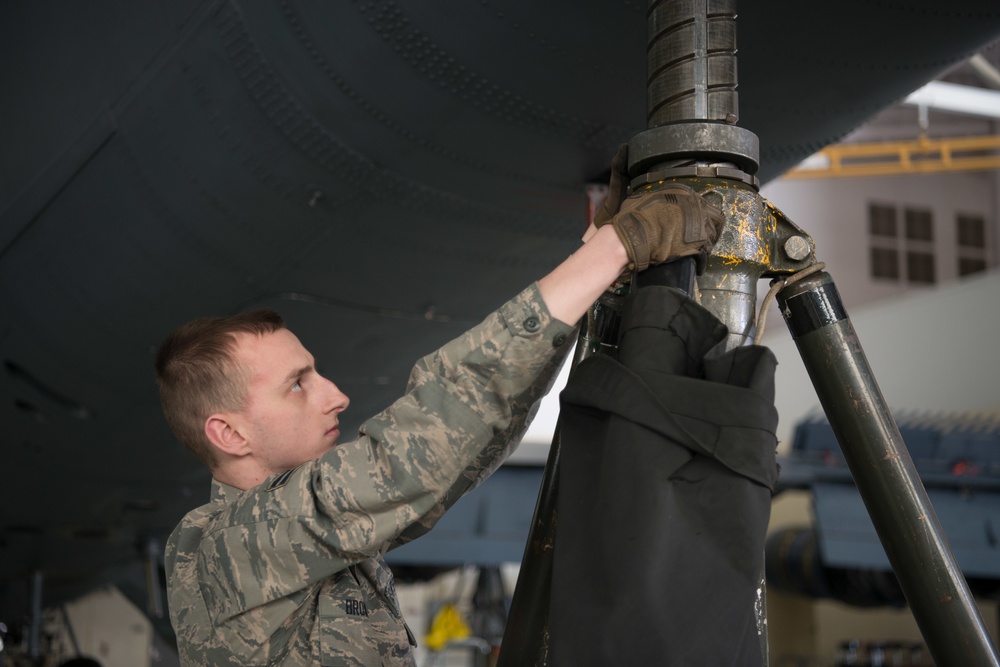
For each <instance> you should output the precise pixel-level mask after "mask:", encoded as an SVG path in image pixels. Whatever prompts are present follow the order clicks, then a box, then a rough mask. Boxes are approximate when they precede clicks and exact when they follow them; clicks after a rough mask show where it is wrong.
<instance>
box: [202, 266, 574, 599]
mask: <svg viewBox="0 0 1000 667" xmlns="http://www.w3.org/2000/svg"><path fill="white" fill-rule="evenodd" d="M572 331H573V328H572V327H570V326H569V325H567V324H565V323H563V322H560V321H558V320H555V319H554V318H552V316H551V315H550V313H549V311H548V309H547V307H546V306H545V303H544V302H543V301H542V299H541V296H540V294H539V292H538V287H537V285H531V286H530V287H528V288H527V289H525V290H524V291H523V292H521V293H520V294H519V295H518V296H516V297H515V298H514V299H512V300H511V301H509V302H507V303H506V304H504V306H502V307H501V308H500V309H499V310H498V311H496V312H494V313H493V314H492V315H490V316H489V317H488V318H487V319H486V320H484V321H483V322H482V323H481V324H479V325H478V326H476V327H474V328H473V329H471V330H470V331H468V332H466V333H465V334H463V335H462V336H460V337H459V338H456V339H455V340H453V341H451V342H450V343H448V344H446V345H445V346H444V347H442V348H441V349H439V350H438V351H437V352H434V353H433V354H430V355H428V356H427V357H425V358H423V359H421V360H420V361H419V362H417V364H416V365H415V366H414V368H413V371H412V373H411V376H410V380H409V384H408V387H407V391H406V393H405V394H404V395H403V396H402V397H401V398H400V399H399V400H397V401H396V402H395V403H393V404H392V405H391V406H390V407H389V408H387V409H386V410H384V411H383V412H382V413H380V414H378V415H376V416H375V417H373V418H372V419H370V420H368V421H367V422H366V423H365V424H364V425H363V426H362V429H361V434H360V438H359V439H358V440H357V441H355V442H350V443H344V444H341V445H338V446H337V447H335V448H334V449H332V450H331V451H330V452H328V453H327V454H325V455H324V456H323V457H321V458H319V459H317V460H315V461H312V462H310V463H307V464H305V465H303V466H300V467H299V468H297V469H295V470H293V471H289V472H288V473H285V474H283V475H280V476H278V477H276V478H272V480H271V481H269V482H268V483H265V484H263V485H262V486H260V487H257V488H256V489H254V490H252V491H250V492H247V493H245V494H243V496H242V497H241V499H240V500H239V501H238V502H236V503H234V504H233V505H232V506H230V508H229V510H228V511H227V513H226V515H225V516H224V517H222V518H221V520H220V521H219V522H217V523H215V525H214V527H213V528H211V529H209V531H208V534H206V535H205V538H206V539H205V541H204V542H203V552H202V556H203V558H204V560H203V561H202V566H203V567H202V570H203V571H202V575H204V576H206V577H208V578H209V579H211V580H214V581H213V585H212V586H211V588H213V589H217V591H215V592H217V593H218V596H217V597H216V596H215V595H213V596H212V597H213V598H215V599H214V600H212V601H210V602H209V606H210V607H213V608H214V609H213V611H214V614H213V615H214V616H215V617H216V618H217V619H221V618H225V617H232V616H234V615H236V614H239V613H242V612H243V611H245V610H247V609H251V608H253V607H256V606H258V605H261V604H265V603H267V602H270V601H274V600H276V599H278V598H281V597H284V596H292V595H293V594H294V593H295V591H297V590H302V589H303V588H305V587H307V586H309V585H311V584H315V583H316V582H319V581H321V580H322V579H324V578H326V577H329V576H331V575H332V574H333V573H335V572H337V571H339V570H341V569H343V568H344V567H347V566H348V565H351V564H353V563H356V562H360V561H361V560H363V559H365V558H367V557H368V556H371V555H373V554H375V553H378V552H384V551H386V550H387V549H389V548H391V547H393V546H396V545H397V544H401V543H403V542H405V541H408V540H410V539H413V538H414V537H417V536H419V535H420V534H422V533H424V532H426V531H427V530H429V529H430V527H431V526H433V524H434V523H435V522H436V521H437V520H438V519H439V518H440V517H441V516H442V515H443V514H444V512H445V510H446V509H447V508H448V507H450V506H451V505H452V504H453V503H454V502H455V501H456V500H458V498H460V497H461V495H462V494H463V493H465V492H467V491H468V490H470V489H471V488H473V487H474V486H475V485H476V484H478V483H479V482H481V481H482V480H483V479H485V478H486V477H487V476H488V475H489V474H490V473H491V472H492V471H493V470H495V469H496V467H498V466H499V465H500V464H501V463H502V462H503V459H504V458H505V456H506V455H507V454H509V453H510V451H512V450H513V448H514V447H515V446H516V444H517V443H518V442H519V441H520V438H521V436H522V435H523V434H524V431H525V429H526V428H527V425H528V422H529V421H530V418H531V417H532V416H533V415H534V413H535V411H536V410H537V407H538V404H539V402H540V401H541V399H542V397H543V396H544V395H545V394H546V393H547V391H548V390H549V388H550V387H551V385H552V382H553V380H554V378H555V375H556V373H557V371H558V369H559V367H560V365H561V364H562V362H563V360H564V359H565V356H566V353H567V352H568V350H569V348H570V347H571V345H570V344H569V342H570V336H571V334H572ZM209 563H215V566H213V567H208V564H209Z"/></svg>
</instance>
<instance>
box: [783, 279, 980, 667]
mask: <svg viewBox="0 0 1000 667" xmlns="http://www.w3.org/2000/svg"><path fill="white" fill-rule="evenodd" d="M778 304H779V306H780V308H781V311H782V314H783V315H784V317H785V320H786V322H787V323H788V327H789V329H790V330H791V332H792V337H793V338H794V339H795V344H796V346H797V347H798V350H799V353H800V354H801V356H802V360H803V362H804V363H805V366H806V370H807V371H808V373H809V377H810V379H811V380H812V383H813V386H814V387H815V388H816V393H817V395H818V396H819V400H820V403H821V404H822V406H823V409H824V410H825V411H826V415H827V418H828V419H829V421H830V425H831V426H832V428H833V432H834V434H835V435H836V436H837V440H838V441H839V442H840V447H841V449H842V450H843V453H844V458H845V459H846V460H847V464H848V467H849V468H850V470H851V474H852V475H853V476H854V480H855V482H856V483H857V486H858V490H859V491H860V492H861V497H862V499H863V500H864V502H865V506H866V507H867V508H868V513H869V515H870V516H871V519H872V522H873V523H874V524H875V529H876V531H877V532H878V535H879V539H880V540H881V541H882V545H883V547H884V548H885V552H886V554H887V555H888V557H889V562H890V563H891V564H892V568H893V570H894V571H895V573H896V577H897V579H898V580H899V584H900V587H901V588H902V590H903V593H904V594H905V596H906V599H907V602H908V603H909V605H910V608H911V609H912V611H913V616H914V618H915V619H916V621H917V625H918V626H919V627H920V631H921V633H922V634H923V636H924V639H925V641H926V642H927V646H928V648H929V649H930V652H931V654H932V655H933V656H934V661H935V663H936V664H938V665H984V666H985V665H1000V658H998V656H997V651H996V648H995V647H994V646H993V644H992V642H991V640H990V636H989V634H988V632H987V630H986V627H985V624H984V622H983V619H982V617H981V616H980V614H979V610H978V608H977V607H976V606H975V603H974V601H973V599H972V594H971V593H970V591H969V587H968V584H967V583H966V581H965V578H964V577H963V575H962V571H961V570H960V569H959V567H958V565H957V563H956V562H955V558H954V556H953V555H952V553H951V549H950V547H949V546H948V543H947V540H946V538H945V535H944V532H943V530H942V528H941V524H940V522H939V521H938V518H937V515H936V514H935V512H934V508H933V507H932V506H931V503H930V500H929V499H928V497H927V492H926V490H925V489H924V487H923V483H922V482H921V481H920V477H919V476H918V474H917V471H916V468H915V467H914V465H913V461H912V459H911V458H910V455H909V452H908V451H907V449H906V445H905V443H904V442H903V439H902V437H901V436H900V433H899V429H898V428H897V426H896V423H895V421H893V418H892V415H891V414H890V412H889V409H888V407H887V405H886V403H885V399H884V398H883V397H882V394H881V391H880V390H879V388H878V385H877V383H876V382H875V378H874V376H873V375H872V371H871V367H870V366H869V365H868V360H867V359H866V358H865V355H864V351H863V350H862V349H861V344H860V342H859V341H858V337H857V334H856V333H855V332H854V327H853V326H852V325H851V321H850V319H849V318H848V317H847V313H846V312H845V310H844V307H843V304H842V303H841V301H840V296H839V294H838V293H837V288H836V286H835V285H834V283H833V279H832V278H831V277H830V275H829V274H827V273H823V272H821V273H817V274H815V275H813V276H810V277H808V278H806V279H804V280H802V281H800V282H798V283H795V284H794V285H791V286H789V287H787V288H786V289H785V290H783V291H782V292H781V293H780V294H779V295H778Z"/></svg>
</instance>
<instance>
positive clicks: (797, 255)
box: [784, 236, 812, 262]
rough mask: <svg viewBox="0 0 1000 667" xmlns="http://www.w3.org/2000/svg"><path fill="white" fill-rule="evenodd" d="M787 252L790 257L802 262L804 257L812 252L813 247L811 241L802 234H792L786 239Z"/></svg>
mask: <svg viewBox="0 0 1000 667" xmlns="http://www.w3.org/2000/svg"><path fill="white" fill-rule="evenodd" d="M784 248H785V254H786V255H788V258H789V259H791V260H793V261H796V262H801V261H802V260H803V259H805V258H806V257H808V256H809V253H810V252H812V248H810V246H809V241H807V240H806V239H805V238H803V237H801V236H791V237H789V239H788V240H787V241H785V246H784Z"/></svg>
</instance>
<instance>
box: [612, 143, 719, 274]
mask: <svg viewBox="0 0 1000 667" xmlns="http://www.w3.org/2000/svg"><path fill="white" fill-rule="evenodd" d="M615 157H617V155H616V156H615ZM612 180H614V170H613V169H612ZM612 194H614V193H613V192H609V193H608V197H609V198H610V197H611V196H612ZM604 211H605V209H604V208H602V210H601V212H602V213H603V212H604ZM725 222H726V219H725V216H723V215H722V212H721V211H720V210H719V209H717V208H716V207H715V206H713V205H712V204H710V203H709V202H708V201H707V200H706V199H705V198H704V197H702V196H701V195H700V194H698V193H697V192H695V191H694V190H693V189H692V188H691V187H690V186H688V185H684V184H683V183H672V184H670V185H667V186H665V187H664V188H662V189H659V190H656V191H653V192H646V193H643V194H638V195H632V196H630V197H628V198H626V199H625V200H624V201H623V202H621V208H620V209H619V210H618V212H617V213H615V214H614V215H613V216H611V217H606V216H602V219H601V220H600V221H598V219H597V216H595V219H594V224H595V225H596V226H598V227H601V226H603V225H606V224H609V223H610V224H612V225H614V228H615V231H616V232H617V233H618V238H620V239H621V241H622V243H623V244H624V246H625V252H626V253H628V258H629V267H628V268H629V269H630V270H631V269H635V270H636V271H644V270H646V269H647V268H649V267H650V266H656V265H657V264H661V263H663V262H668V261H671V260H674V259H678V258H680V257H691V256H694V257H696V258H697V259H698V269H699V270H698V273H701V271H702V270H703V269H704V266H705V263H706V262H707V260H708V256H709V255H710V254H711V252H712V247H713V246H714V245H715V242H716V241H718V240H719V234H720V233H721V232H722V227H723V225H724V224H725Z"/></svg>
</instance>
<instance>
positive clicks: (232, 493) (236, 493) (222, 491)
mask: <svg viewBox="0 0 1000 667" xmlns="http://www.w3.org/2000/svg"><path fill="white" fill-rule="evenodd" d="M241 493H243V491H241V490H240V489H237V488H236V487H235V486H229V485H228V484H223V483H222V482H220V481H219V480H217V479H215V478H213V479H212V497H211V502H213V503H226V504H229V503H231V502H234V501H235V500H236V499H237V498H239V497H240V494H241Z"/></svg>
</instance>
